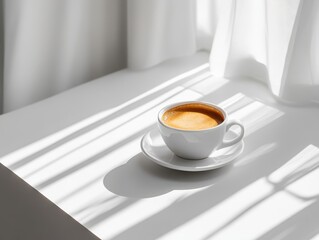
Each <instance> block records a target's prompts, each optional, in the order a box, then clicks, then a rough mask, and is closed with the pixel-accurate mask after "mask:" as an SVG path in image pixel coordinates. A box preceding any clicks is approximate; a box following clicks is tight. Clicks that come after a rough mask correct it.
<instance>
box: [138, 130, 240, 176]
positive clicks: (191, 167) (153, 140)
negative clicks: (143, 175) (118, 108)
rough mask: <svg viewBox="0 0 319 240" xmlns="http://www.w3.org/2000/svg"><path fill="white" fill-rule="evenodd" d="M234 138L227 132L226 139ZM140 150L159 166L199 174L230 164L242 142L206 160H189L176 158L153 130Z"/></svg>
mask: <svg viewBox="0 0 319 240" xmlns="http://www.w3.org/2000/svg"><path fill="white" fill-rule="evenodd" d="M235 136H237V134H236V133H234V132H231V131H229V132H228V133H227V136H226V137H227V138H229V139H231V138H234V137H235ZM141 149H142V151H143V153H144V154H145V155H146V156H147V157H149V158H150V159H151V160H152V161H153V162H155V163H157V164H159V165H161V166H164V167H167V168H171V169H175V170H181V171H187V172H199V171H207V170H212V169H216V168H220V167H223V166H225V165H227V164H229V163H231V162H232V161H233V160H235V159H236V158H237V157H238V156H239V155H240V154H241V153H242V151H243V149H244V142H243V141H241V142H239V143H237V144H235V145H233V146H230V147H227V148H223V149H220V150H217V151H215V152H213V153H212V154H211V155H210V156H209V157H208V158H205V159H201V160H191V159H184V158H180V157H178V156H176V155H175V154H174V153H173V152H172V151H171V150H170V149H169V148H168V147H167V146H166V145H165V143H164V141H163V139H162V136H161V135H160V133H159V131H158V130H157V129H153V130H152V131H150V132H148V133H147V134H145V135H144V137H143V138H142V140H141Z"/></svg>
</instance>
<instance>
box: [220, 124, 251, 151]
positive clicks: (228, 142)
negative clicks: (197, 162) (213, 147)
mask: <svg viewBox="0 0 319 240" xmlns="http://www.w3.org/2000/svg"><path fill="white" fill-rule="evenodd" d="M235 125H237V126H239V127H240V134H239V135H238V136H237V137H235V138H233V139H231V140H225V139H223V142H222V144H221V146H220V147H219V149H221V148H225V147H229V146H232V145H234V144H236V143H238V142H240V141H241V140H242V139H243V137H244V134H245V128H244V126H243V124H241V123H240V122H238V121H235V120H230V121H229V122H228V123H227V125H226V132H228V131H229V129H230V128H231V127H232V126H235Z"/></svg>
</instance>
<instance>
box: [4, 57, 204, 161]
mask: <svg viewBox="0 0 319 240" xmlns="http://www.w3.org/2000/svg"><path fill="white" fill-rule="evenodd" d="M208 68H209V64H208V63H205V64H203V65H200V66H199V67H196V68H194V69H192V70H190V71H187V72H185V73H183V74H180V75H178V76H176V77H174V78H172V79H170V80H168V81H166V82H164V83H162V84H160V85H158V86H156V87H155V88H153V89H151V90H149V91H147V92H145V93H143V94H141V95H139V96H137V97H135V98H133V99H131V100H129V101H127V102H125V103H123V104H121V105H119V106H117V107H115V108H112V109H109V110H106V111H104V112H102V113H98V114H96V115H94V116H92V117H90V118H87V119H84V120H82V121H80V122H78V123H76V124H74V125H72V126H70V127H68V128H65V129H63V130H61V131H59V132H57V133H55V134H53V135H50V136H48V137H45V138H43V139H41V140H38V141H36V142H34V143H32V144H30V145H28V146H26V147H23V148H21V149H18V150H16V151H14V152H12V153H9V154H7V155H6V156H3V157H1V162H2V163H3V164H4V165H6V166H9V167H10V166H11V165H12V164H14V163H15V162H17V161H19V160H20V159H23V158H26V157H28V156H30V155H32V154H34V153H36V152H38V151H40V150H41V149H43V148H46V147H48V146H50V145H52V144H54V143H56V142H58V141H60V140H62V139H63V138H65V137H67V136H69V135H71V134H72V133H74V132H77V131H79V130H81V129H82V128H85V127H87V126H89V125H91V124H93V123H95V122H97V121H99V120H101V119H103V118H105V117H107V116H109V115H111V114H113V113H115V112H117V111H119V110H121V109H123V108H125V107H127V106H129V105H131V104H133V103H135V102H137V101H139V100H141V99H143V98H145V97H147V96H149V95H152V94H153V93H155V92H157V91H159V90H161V89H164V88H166V87H168V86H170V85H171V84H173V83H176V82H178V81H180V80H182V79H185V78H187V77H191V76H192V75H194V74H197V73H199V72H201V71H204V70H207V72H208Z"/></svg>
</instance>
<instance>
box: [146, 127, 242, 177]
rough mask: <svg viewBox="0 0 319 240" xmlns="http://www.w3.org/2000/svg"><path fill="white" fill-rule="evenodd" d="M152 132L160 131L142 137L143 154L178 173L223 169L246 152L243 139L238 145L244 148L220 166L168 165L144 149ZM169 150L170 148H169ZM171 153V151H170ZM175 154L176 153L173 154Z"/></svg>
mask: <svg viewBox="0 0 319 240" xmlns="http://www.w3.org/2000/svg"><path fill="white" fill-rule="evenodd" d="M152 131H158V129H152V130H150V131H148V132H147V133H145V134H144V136H143V137H142V139H141V141H140V147H141V150H142V152H143V154H144V155H145V156H146V157H148V158H150V160H151V161H152V162H155V163H156V164H158V165H160V166H163V167H166V168H169V169H174V170H178V171H185V172H203V171H210V170H214V169H217V168H221V167H224V166H226V165H228V164H230V163H232V162H233V161H234V160H236V159H237V158H238V157H239V156H240V155H241V154H242V153H243V151H244V148H245V143H244V140H243V139H242V140H241V141H240V142H239V143H237V144H240V145H241V146H242V147H241V149H240V150H239V151H238V153H236V155H235V156H234V157H233V158H232V157H230V160H228V161H225V162H222V163H220V164H217V165H208V166H203V167H200V168H196V167H186V166H180V165H174V164H172V163H168V162H167V161H163V160H158V159H156V158H154V157H153V156H151V155H150V154H149V153H147V151H146V150H145V149H144V147H143V143H144V141H146V140H145V138H146V136H147V135H148V134H150V133H151V132H152ZM167 149H168V148H167ZM169 151H170V150H169ZM172 154H174V153H172ZM175 156H176V157H178V158H180V159H182V160H185V161H202V160H205V159H207V158H209V157H207V158H204V159H201V160H192V159H184V158H181V157H179V156H177V155H175Z"/></svg>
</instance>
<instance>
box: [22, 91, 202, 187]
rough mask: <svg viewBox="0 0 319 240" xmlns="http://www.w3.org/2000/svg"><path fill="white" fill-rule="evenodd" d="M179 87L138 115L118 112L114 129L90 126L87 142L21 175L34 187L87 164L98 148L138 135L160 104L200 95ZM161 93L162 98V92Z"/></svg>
mask: <svg viewBox="0 0 319 240" xmlns="http://www.w3.org/2000/svg"><path fill="white" fill-rule="evenodd" d="M180 90H181V88H176V89H175V90H172V91H173V92H174V96H173V97H172V98H169V99H167V100H165V101H164V102H163V103H161V104H160V105H157V106H156V107H153V108H151V109H148V108H149V106H148V104H149V105H151V106H153V104H154V102H150V103H148V104H146V105H144V106H142V107H141V108H140V109H137V110H135V111H137V115H138V116H137V117H136V118H134V119H132V120H130V121H127V117H128V116H121V117H120V118H119V119H116V120H115V121H114V124H118V123H119V127H118V128H116V129H113V128H114V125H113V123H112V124H111V123H107V124H105V125H104V126H103V128H104V129H103V128H102V127H101V128H99V129H96V130H94V131H93V132H92V133H91V134H93V136H90V137H93V141H91V142H89V143H88V144H86V145H85V146H83V147H81V148H80V149H78V150H77V151H75V152H73V153H71V154H69V155H68V156H65V157H62V158H61V159H59V161H57V162H56V163H54V164H53V165H51V166H50V167H48V168H47V169H44V170H43V171H41V172H39V173H38V174H35V175H32V176H30V177H29V178H25V180H26V181H28V182H32V184H33V185H35V186H36V187H37V188H38V189H39V188H43V187H46V186H47V185H48V184H49V182H51V180H49V179H51V178H54V179H56V180H58V179H57V177H55V176H56V175H57V176H58V175H61V170H63V171H62V172H65V171H69V170H67V169H70V168H78V167H76V166H77V165H78V164H82V165H83V166H87V164H90V160H87V159H90V158H92V156H94V155H97V154H99V153H100V152H104V151H106V150H107V149H108V148H111V149H114V146H117V145H118V144H119V143H121V142H122V141H128V140H129V139H130V138H131V137H132V136H134V135H136V134H139V136H140V135H142V133H144V132H145V130H143V129H146V128H149V127H150V126H151V125H153V124H154V123H155V122H156V115H157V112H158V111H159V109H160V108H161V107H163V106H164V105H166V104H168V103H171V102H176V101H180V100H184V99H198V98H199V97H201V95H199V94H198V93H194V92H192V91H190V90H187V89H186V90H183V91H180ZM176 91H177V92H179V94H175V93H176ZM168 94H169V93H168ZM163 97H164V99H165V96H163ZM159 100H161V99H155V100H154V101H155V102H156V101H159ZM145 108H146V111H144V110H145ZM135 113H136V112H135ZM135 113H134V111H132V112H130V113H128V114H129V115H130V114H132V115H134V114H135ZM108 130H111V131H109V132H108ZM105 131H106V133H105V134H104V135H102V136H100V135H101V132H102V133H103V132H105ZM96 135H98V136H99V138H98V139H94V137H95V136H96ZM86 137H87V136H82V140H81V141H86ZM136 137H138V136H136ZM117 147H118V146H117ZM114 150H115V149H114ZM38 161H40V162H45V161H47V159H46V158H42V159H41V160H39V159H38ZM38 161H36V162H38ZM36 162H34V163H33V162H32V163H30V164H28V165H27V166H25V167H24V168H21V169H18V170H17V171H16V173H17V174H18V175H19V176H22V175H23V174H25V173H26V172H30V171H32V168H34V167H36V166H37V163H36ZM72 172H73V171H72ZM61 176H62V175H61ZM63 176H64V175H63ZM59 179H61V178H59ZM50 184H51V183H50Z"/></svg>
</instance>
